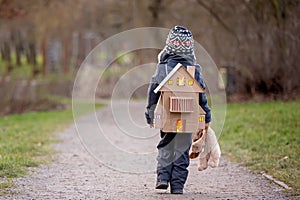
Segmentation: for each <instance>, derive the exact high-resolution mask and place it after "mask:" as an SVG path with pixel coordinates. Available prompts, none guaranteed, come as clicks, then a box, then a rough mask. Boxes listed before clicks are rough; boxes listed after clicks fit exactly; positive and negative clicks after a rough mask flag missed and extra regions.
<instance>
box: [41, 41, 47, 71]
mask: <svg viewBox="0 0 300 200" xmlns="http://www.w3.org/2000/svg"><path fill="white" fill-rule="evenodd" d="M46 45H47V40H46V37H45V36H44V37H43V38H42V42H41V51H42V59H43V61H42V75H43V76H45V75H46V63H47V48H46Z"/></svg>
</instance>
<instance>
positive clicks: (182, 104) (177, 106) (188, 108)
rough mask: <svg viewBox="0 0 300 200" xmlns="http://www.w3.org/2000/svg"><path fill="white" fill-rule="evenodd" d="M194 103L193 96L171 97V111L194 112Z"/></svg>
mask: <svg viewBox="0 0 300 200" xmlns="http://www.w3.org/2000/svg"><path fill="white" fill-rule="evenodd" d="M194 103H195V99H194V98H192V97H170V112H184V113H189V112H193V111H194Z"/></svg>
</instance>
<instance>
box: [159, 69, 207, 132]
mask: <svg viewBox="0 0 300 200" xmlns="http://www.w3.org/2000/svg"><path fill="white" fill-rule="evenodd" d="M194 74H195V67H194V66H188V67H187V70H186V69H185V67H184V66H183V65H182V64H180V63H178V64H177V65H176V66H175V67H174V68H173V69H172V70H171V72H170V73H169V74H168V75H167V76H166V77H165V78H164V79H163V81H162V82H161V83H160V84H159V85H158V86H157V88H156V89H155V90H154V92H155V93H157V92H158V91H160V92H161V95H160V97H159V100H158V104H157V106H156V108H155V111H154V127H155V128H159V129H161V130H162V131H164V132H175V133H194V132H196V131H197V130H199V129H204V128H205V114H206V113H205V111H204V110H203V109H202V108H201V106H200V105H199V93H204V89H203V88H202V87H201V86H200V84H199V83H198V81H197V80H195V78H194Z"/></svg>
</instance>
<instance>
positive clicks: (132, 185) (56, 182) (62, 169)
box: [0, 103, 289, 200]
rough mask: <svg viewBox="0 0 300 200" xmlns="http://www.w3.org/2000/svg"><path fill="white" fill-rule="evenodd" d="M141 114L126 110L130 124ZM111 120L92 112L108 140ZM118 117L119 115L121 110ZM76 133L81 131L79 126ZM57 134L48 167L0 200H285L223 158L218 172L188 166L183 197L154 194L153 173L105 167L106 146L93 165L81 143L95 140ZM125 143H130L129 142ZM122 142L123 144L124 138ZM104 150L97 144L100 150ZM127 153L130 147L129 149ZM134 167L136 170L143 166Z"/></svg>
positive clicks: (111, 154)
mask: <svg viewBox="0 0 300 200" xmlns="http://www.w3.org/2000/svg"><path fill="white" fill-rule="evenodd" d="M143 110H144V104H143V103H134V104H132V105H131V106H130V109H129V111H133V112H134V114H135V115H134V116H135V117H136V119H135V117H133V116H132V119H133V121H135V120H137V119H138V120H140V121H144V119H143V117H141V116H143V113H142V112H143ZM112 115H113V114H112V112H111V108H105V109H103V110H101V111H100V112H99V113H97V117H98V120H99V121H100V123H101V124H102V125H101V126H102V128H103V130H104V131H105V130H110V132H111V134H112V135H113V134H117V131H119V132H122V131H120V129H115V128H114V127H113V126H114V125H113V124H112V122H113V121H115V119H113V118H115V116H114V117H113V116H112ZM118 115H119V116H120V115H122V111H120V113H119V114H118ZM93 117H94V115H90V116H86V117H83V118H82V119H80V122H79V124H81V125H82V129H84V130H85V132H88V133H91V132H94V131H95V130H96V128H95V124H93V123H94V121H93V119H92V118H93ZM117 118H118V117H117ZM138 120H137V121H138ZM121 124H122V121H120V122H119V123H118V125H119V126H122V125H121ZM81 125H79V126H81ZM105 127H106V128H107V129H106V128H105ZM77 128H78V124H77ZM78 130H79V131H80V127H79V128H78ZM123 131H124V130H123ZM152 131H153V130H152ZM125 132H126V131H125ZM57 135H58V137H60V138H61V140H62V142H61V143H59V144H56V145H54V147H55V149H56V150H57V152H58V153H57V154H55V155H54V156H53V164H51V165H49V166H41V167H39V168H38V169H35V170H34V172H32V173H31V174H30V176H27V177H24V178H20V179H16V180H15V184H16V185H17V187H16V188H14V189H11V191H10V192H11V194H10V195H8V196H2V197H0V199H131V200H140V199H144V200H145V199H175V200H177V199H178V200H179V199H184V200H188V199H275V200H276V199H289V198H287V197H285V195H284V193H283V192H282V189H281V188H279V187H277V186H276V185H274V184H272V183H270V182H269V181H267V180H266V179H265V178H264V177H262V176H260V175H256V174H253V173H251V172H250V171H249V170H247V169H246V168H244V167H241V166H238V165H236V164H233V163H231V162H229V161H228V160H226V159H225V158H223V157H222V159H221V161H220V166H219V167H218V168H216V169H208V170H205V171H203V172H198V171H197V162H196V161H192V162H191V165H190V167H189V170H190V174H189V178H188V180H187V183H186V185H185V193H184V194H183V195H172V194H170V193H169V191H157V190H155V189H154V184H155V179H156V176H155V173H154V172H152V173H151V172H150V173H140V174H133V173H125V172H120V171H119V170H114V169H111V168H110V167H107V166H109V165H110V166H112V167H113V166H114V164H116V166H115V168H118V167H119V168H121V169H125V170H127V169H130V168H132V167H134V166H135V162H133V163H131V165H129V166H124V167H123V166H118V163H115V162H109V161H107V163H106V161H105V160H104V159H107V158H111V159H112V160H113V159H119V158H118V155H117V154H119V152H118V151H111V148H109V147H105V148H102V149H101V148H100V151H101V152H99V154H101V155H99V156H96V158H98V160H97V159H95V153H94V154H90V153H88V152H87V151H86V149H85V148H84V147H83V145H82V142H85V145H87V146H89V145H90V144H87V143H88V142H91V141H93V140H94V141H97V139H93V138H92V139H91V140H89V141H88V140H87V141H84V139H81V140H80V138H79V137H78V134H77V132H76V127H75V126H74V125H72V126H70V127H69V128H67V129H66V130H65V131H64V132H62V133H59V134H57ZM94 135H95V134H94ZM99 135H101V134H98V135H97V137H102V138H101V140H98V142H99V141H100V142H101V141H102V142H103V141H104V139H103V136H99ZM87 137H90V135H87ZM105 137H107V135H106V136H105ZM108 137H109V136H108ZM127 138H131V139H132V138H133V137H132V136H131V137H127ZM122 139H124V140H126V137H124V138H122ZM113 141H116V140H113ZM149 141H151V142H149ZM157 141H158V136H157V135H156V136H154V137H152V138H151V139H149V140H148V141H147V142H148V143H150V144H149V146H148V147H145V145H144V144H141V145H142V146H138V145H139V144H138V142H136V143H134V141H133V143H134V145H135V147H134V149H133V150H132V152H134V151H135V150H136V149H138V150H139V149H143V150H145V149H147V148H149V149H150V148H152V149H155V146H156V143H157ZM118 142H119V143H118ZM122 142H123V144H122ZM112 143H113V144H117V143H118V144H119V145H120V146H122V145H126V144H127V146H128V147H132V143H131V141H125V142H124V141H117V142H115V143H114V142H112ZM103 145H104V144H99V146H103ZM124 147H125V146H124ZM105 149H106V150H105ZM89 150H90V149H89ZM129 150H130V148H128V151H129ZM154 153H155V152H154ZM131 154H132V153H131ZM101 156H102V157H101ZM101 159H102V160H101ZM130 159H131V158H130ZM103 160H104V163H103ZM125 160H126V159H125ZM147 162H149V163H147ZM147 162H144V165H145V166H146V165H147V166H151V167H152V162H153V160H151V159H149V161H147ZM150 162H151V163H150ZM136 163H137V165H141V163H143V162H140V163H139V162H136ZM120 164H121V165H123V163H120ZM153 166H155V163H154V165H153ZM127 167H129V168H127ZM138 169H140V168H138ZM138 169H137V170H138Z"/></svg>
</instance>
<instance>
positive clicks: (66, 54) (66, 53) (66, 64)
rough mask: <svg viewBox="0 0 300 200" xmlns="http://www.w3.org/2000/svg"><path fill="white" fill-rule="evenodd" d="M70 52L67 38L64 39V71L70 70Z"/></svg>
mask: <svg viewBox="0 0 300 200" xmlns="http://www.w3.org/2000/svg"><path fill="white" fill-rule="evenodd" d="M69 65H70V54H69V40H68V39H67V38H65V39H64V41H63V73H64V74H67V73H68V72H69Z"/></svg>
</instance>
